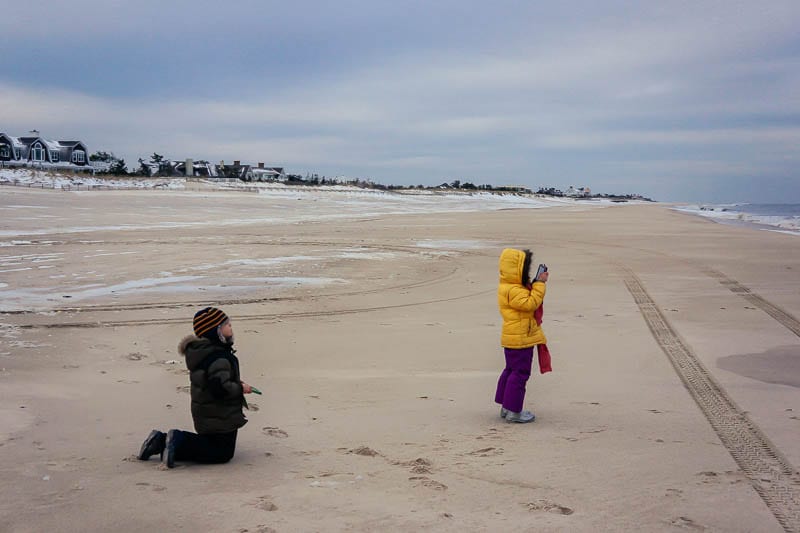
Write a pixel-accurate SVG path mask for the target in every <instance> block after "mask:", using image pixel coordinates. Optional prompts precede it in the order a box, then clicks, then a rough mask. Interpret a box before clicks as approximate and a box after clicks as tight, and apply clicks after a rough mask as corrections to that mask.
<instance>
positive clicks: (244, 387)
mask: <svg viewBox="0 0 800 533" xmlns="http://www.w3.org/2000/svg"><path fill="white" fill-rule="evenodd" d="M242 392H243V393H245V394H250V393H251V392H253V387H251V386H250V385H248V384H247V383H245V382H244V381H242Z"/></svg>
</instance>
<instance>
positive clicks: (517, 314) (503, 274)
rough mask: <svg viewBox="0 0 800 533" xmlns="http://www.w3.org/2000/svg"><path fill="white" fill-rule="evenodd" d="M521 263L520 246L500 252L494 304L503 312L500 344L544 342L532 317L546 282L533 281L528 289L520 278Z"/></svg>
mask: <svg viewBox="0 0 800 533" xmlns="http://www.w3.org/2000/svg"><path fill="white" fill-rule="evenodd" d="M524 263H525V252H523V251H522V250H514V249H511V248H506V249H505V250H503V253H501V254H500V265H499V266H500V286H499V287H498V288H497V304H498V305H499V306H500V314H501V315H502V316H503V332H502V334H501V336H500V344H501V345H502V346H503V347H504V348H529V347H531V346H534V345H536V344H546V343H547V339H546V338H545V336H544V332H543V331H542V328H541V327H539V325H538V324H537V323H536V320H535V319H534V318H533V312H534V311H535V310H536V309H538V307H539V306H540V305H542V302H543V301H544V293H545V290H546V287H545V283H544V282H542V281H537V282H534V284H533V287H532V288H531V289H530V290H529V289H528V288H527V287H525V285H524V284H523V280H522V267H523V265H524ZM526 281H527V280H526Z"/></svg>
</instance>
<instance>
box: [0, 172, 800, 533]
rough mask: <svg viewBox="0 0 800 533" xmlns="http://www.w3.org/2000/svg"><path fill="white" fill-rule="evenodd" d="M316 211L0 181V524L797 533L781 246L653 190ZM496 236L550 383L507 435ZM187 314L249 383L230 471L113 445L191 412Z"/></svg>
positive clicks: (793, 411)
mask: <svg viewBox="0 0 800 533" xmlns="http://www.w3.org/2000/svg"><path fill="white" fill-rule="evenodd" d="M331 198H332V197H331V196H330V195H329V196H327V197H324V196H323V195H320V196H317V197H314V196H309V195H307V196H303V197H301V198H296V197H289V196H287V197H280V196H276V197H274V198H265V197H264V196H263V195H252V194H251V195H248V194H245V193H235V192H231V193H216V194H202V193H198V192H179V191H141V192H135V191H124V192H122V191H121V192H109V191H103V192H89V193H80V194H78V193H64V192H58V191H29V190H22V189H11V188H3V189H2V190H0V208H2V209H3V211H2V213H3V214H2V216H3V227H2V231H3V237H2V239H5V241H6V242H8V243H10V242H11V241H12V240H17V241H18V244H16V245H13V246H10V245H9V246H6V247H3V248H0V255H2V256H3V257H2V261H3V266H2V267H0V269H1V270H2V272H0V282H2V283H3V284H4V285H2V287H1V288H0V291H2V292H3V309H4V311H3V312H2V314H0V322H1V323H2V325H1V326H0V328H1V329H0V335H1V337H0V367H2V371H0V390H1V391H2V394H1V395H0V475H2V479H3V484H2V487H1V488H0V530H3V531H14V532H18V531H20V532H22V531H31V532H34V531H36V532H38V531H44V530H52V531H108V530H112V529H116V530H118V531H153V530H165V531H171V530H179V529H185V530H204V531H231V532H240V531H262V532H263V531H374V530H386V531H419V530H432V531H498V530H517V531H598V530H605V531H631V530H639V531H673V530H676V529H677V530H687V529H688V530H698V531H699V530H703V529H706V530H710V531H781V530H783V529H791V528H793V527H794V528H797V527H799V526H798V524H800V515H798V514H797V510H798V505H800V502H798V501H797V495H798V490H800V489H798V488H797V487H798V485H797V472H796V469H795V468H794V467H793V466H792V465H798V464H800V447H798V446H797V443H798V442H800V419H799V418H798V417H799V416H800V389H798V387H797V385H798V382H797V371H798V367H797V361H798V359H800V338H799V337H798V335H800V330H798V329H793V328H797V325H798V324H797V317H800V239H798V238H796V237H795V236H791V235H785V234H778V233H770V232H764V231H756V230H753V229H749V228H743V227H733V226H725V225H721V224H717V223H714V222H710V221H707V220H703V219H699V218H693V217H690V216H687V215H684V214H680V213H676V212H673V211H670V210H668V209H666V208H665V207H664V206H660V205H629V206H610V207H604V208H597V207H591V206H580V205H575V206H565V207H557V208H549V209H505V210H494V211H480V212H454V211H450V212H448V211H445V212H430V211H428V212H419V213H405V214H402V213H394V212H391V210H383V211H382V210H380V209H378V208H376V207H375V206H374V205H372V204H371V203H370V202H371V201H370V200H358V201H359V202H363V205H361V206H360V207H359V206H356V207H352V204H353V202H356V201H355V200H349V202H350V203H351V207H350V208H348V209H352V210H353V212H352V213H350V215H349V216H341V217H336V216H334V215H337V214H341V213H342V212H343V209H344V208H341V207H337V206H336V205H335V202H336V201H337V200H336V199H335V198H334V199H331ZM320 215H325V216H320ZM12 236H13V237H12ZM506 246H517V247H528V246H530V247H532V248H533V249H534V251H535V252H536V254H537V257H538V260H541V261H544V262H546V263H547V264H548V265H549V266H550V271H551V278H550V283H549V286H548V293H547V297H546V303H547V305H546V306H545V308H546V311H545V317H544V320H545V322H544V328H545V331H546V332H547V335H548V338H549V341H550V343H549V344H550V348H551V351H552V353H553V367H554V372H552V373H550V374H546V375H544V376H541V375H539V374H538V373H536V374H535V375H534V376H533V377H532V379H531V382H530V383H529V388H528V397H527V402H526V405H527V407H529V408H532V409H533V410H534V411H535V412H536V414H537V420H536V422H535V423H533V424H526V425H514V426H512V425H508V424H506V423H504V422H503V421H502V420H501V419H500V418H499V416H498V410H499V408H498V407H497V406H495V405H494V404H493V403H492V397H493V392H494V386H495V383H496V378H497V375H498V373H499V371H500V370H501V364H502V353H501V350H500V348H499V346H498V344H497V343H498V338H499V327H500V322H499V320H500V318H499V315H498V312H497V309H496V302H495V290H496V283H497V279H496V278H497V274H496V269H497V257H498V255H499V253H500V250H501V249H502V248H503V247H506ZM39 267H50V268H39ZM206 304H214V305H219V306H220V307H222V308H223V309H225V311H226V312H227V313H228V314H229V315H230V316H231V317H232V318H233V321H234V329H235V332H236V345H237V347H238V351H239V356H240V359H241V361H242V373H243V377H244V378H245V380H247V381H248V382H249V383H252V384H253V385H256V386H258V387H259V388H260V389H261V390H262V391H264V395H263V396H259V397H254V398H252V403H253V404H254V409H253V410H251V411H250V412H249V413H248V417H249V420H250V422H249V423H248V425H247V426H245V427H244V428H243V429H242V430H241V431H240V434H239V441H238V446H237V454H236V457H235V458H234V460H233V461H232V462H231V463H229V464H227V465H217V466H201V465H181V466H179V467H178V468H176V469H174V470H171V471H165V470H162V469H160V468H159V467H158V464H157V462H156V461H155V460H153V461H150V462H146V463H145V462H140V461H137V460H135V459H132V455H133V454H134V453H135V452H136V451H137V449H138V446H139V445H140V443H141V440H142V439H143V438H144V437H145V436H146V435H147V433H148V431H149V430H150V429H151V428H154V427H156V428H161V429H165V428H169V427H181V428H190V427H191V420H190V415H189V410H188V406H189V405H188V394H186V385H187V377H186V373H185V371H184V368H183V365H182V361H180V360H178V359H179V358H178V355H177V353H176V349H175V346H176V344H177V342H178V340H179V339H180V338H181V337H182V336H183V335H185V334H187V333H188V332H189V331H190V327H191V316H192V314H193V313H194V311H195V310H196V308H198V307H199V306H201V305H206ZM776 310H777V311H776ZM781 312H782V313H783V314H781ZM693 387H694V388H695V389H694V390H693ZM745 423H746V424H745ZM743 424H744V425H746V426H747V427H744V429H743ZM764 445H765V446H767V448H760V447H761V446H764ZM762 467H766V468H767V470H766V471H764V472H762V471H761V470H759V469H760V468H762ZM786 487H788V488H786ZM773 489H775V490H773ZM777 489H780V490H777ZM784 489H785V490H784Z"/></svg>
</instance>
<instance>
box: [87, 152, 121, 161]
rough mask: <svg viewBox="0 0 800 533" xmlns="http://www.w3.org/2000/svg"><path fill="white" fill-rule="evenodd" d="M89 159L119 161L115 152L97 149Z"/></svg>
mask: <svg viewBox="0 0 800 533" xmlns="http://www.w3.org/2000/svg"><path fill="white" fill-rule="evenodd" d="M89 161H102V162H104V163H113V162H114V161H117V158H116V157H114V153H113V152H103V151H97V152H95V153H93V154H92V155H90V156H89Z"/></svg>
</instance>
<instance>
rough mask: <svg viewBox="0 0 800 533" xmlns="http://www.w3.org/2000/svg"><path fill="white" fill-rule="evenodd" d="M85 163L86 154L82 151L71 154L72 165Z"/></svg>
mask: <svg viewBox="0 0 800 533" xmlns="http://www.w3.org/2000/svg"><path fill="white" fill-rule="evenodd" d="M85 161H86V152H84V151H83V150H75V151H74V152H72V162H73V163H83V162H85Z"/></svg>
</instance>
